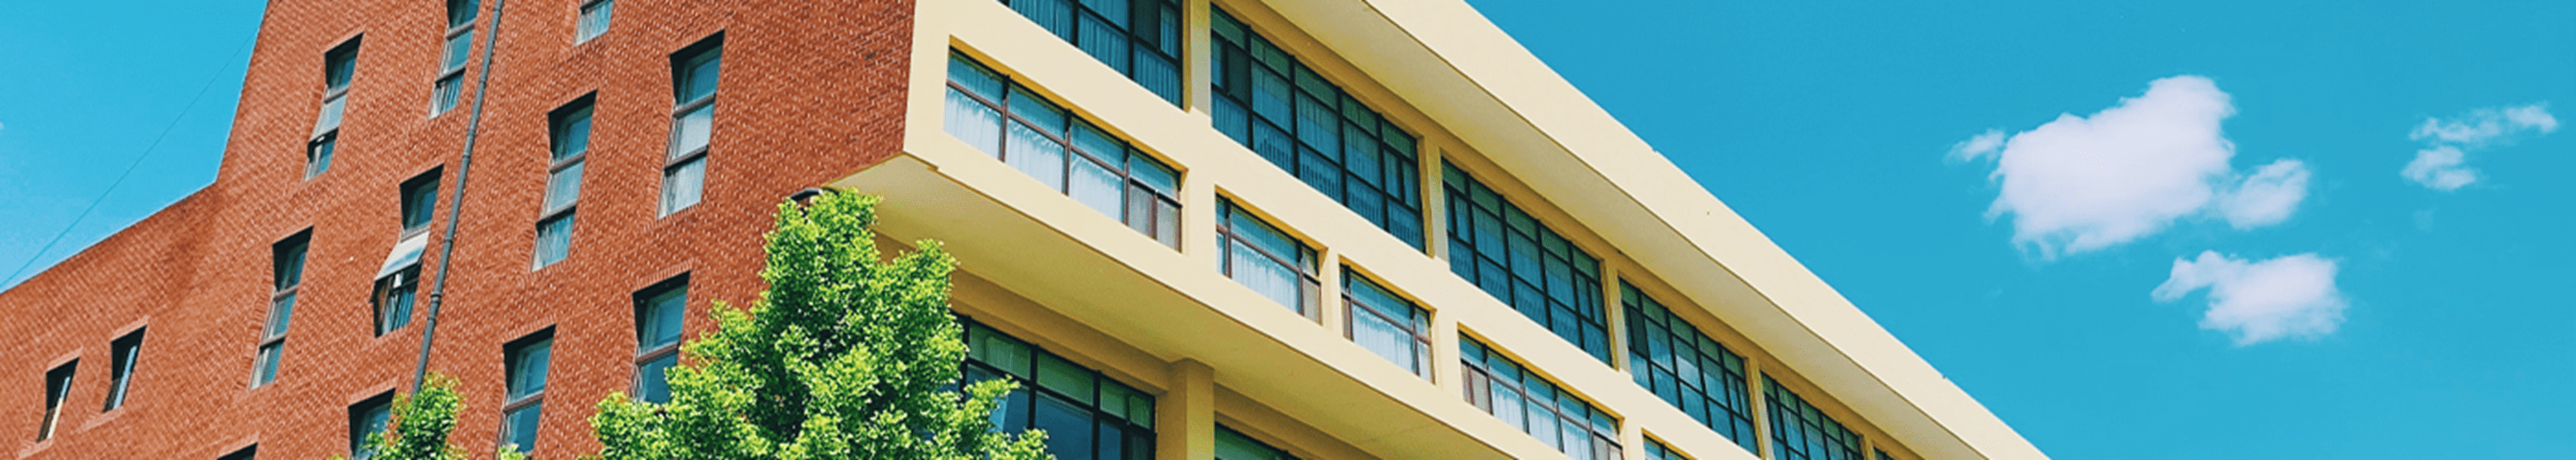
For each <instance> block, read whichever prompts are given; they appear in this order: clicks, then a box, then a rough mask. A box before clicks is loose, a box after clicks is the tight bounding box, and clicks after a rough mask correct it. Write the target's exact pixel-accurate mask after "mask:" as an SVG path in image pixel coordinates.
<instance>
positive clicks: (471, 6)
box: [429, 0, 483, 118]
mask: <svg viewBox="0 0 2576 460" xmlns="http://www.w3.org/2000/svg"><path fill="white" fill-rule="evenodd" d="M460 6H462V7H463V9H462V10H460V9H458V7H460ZM482 10H483V2H482V1H481V0H448V1H447V31H446V33H445V34H444V35H441V36H440V37H441V38H440V39H439V42H438V46H439V65H440V66H441V68H440V69H438V76H437V77H436V78H432V79H430V85H429V87H430V94H429V116H430V117H431V118H437V117H438V116H439V115H445V114H447V113H448V112H453V111H455V110H456V106H457V105H458V104H460V103H462V102H463V100H464V99H465V69H467V68H471V67H474V38H473V34H474V22H475V21H476V20H477V19H480V18H481V17H482V15H483V12H482ZM460 11H461V13H460ZM459 37H463V38H464V39H465V48H464V49H462V50H458V49H456V48H455V47H454V45H450V44H449V43H453V42H455V41H456V40H457V38H459ZM450 51H455V52H459V53H464V55H463V56H448V55H447V53H448V52H450ZM447 61H456V64H455V65H452V66H451V65H448V64H447ZM448 85H454V86H452V87H451V86H448ZM442 88H446V89H445V90H444V91H454V92H455V93H456V96H454V98H453V99H447V100H441V99H443V98H444V97H443V96H441V95H440V94H441V93H442Z"/></svg>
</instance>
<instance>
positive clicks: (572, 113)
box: [534, 97, 593, 268]
mask: <svg viewBox="0 0 2576 460" xmlns="http://www.w3.org/2000/svg"><path fill="white" fill-rule="evenodd" d="M592 101H593V99H592V98H590V97H583V98H581V99H580V100H576V101H573V103H571V104H567V105H564V107H563V108H559V109H555V111H554V113H552V114H549V116H548V117H547V118H549V119H550V122H549V123H548V124H547V126H548V129H547V131H548V132H549V133H550V135H549V139H551V140H550V141H549V142H550V143H551V144H553V145H551V146H549V147H548V148H547V149H546V151H547V152H549V153H548V157H549V158H550V159H551V160H550V162H551V166H548V167H547V168H546V196H545V200H544V201H543V203H542V204H540V205H538V207H539V210H538V212H537V248H536V251H534V252H535V253H536V268H546V266H548V265H554V263H555V262H560V261H562V260H563V259H564V257H566V256H570V255H572V225H573V220H572V218H573V217H572V216H573V202H574V201H577V200H579V199H580V198H581V170H582V160H583V159H586V158H588V157H589V155H590V115H591V105H592Z"/></svg>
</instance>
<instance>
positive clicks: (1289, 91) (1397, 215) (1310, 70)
mask: <svg viewBox="0 0 2576 460" xmlns="http://www.w3.org/2000/svg"><path fill="white" fill-rule="evenodd" d="M1227 24H1232V25H1231V26H1228V25H1227ZM1228 27H1231V28H1232V29H1235V30H1237V31H1239V32H1240V33H1241V35H1243V37H1242V39H1241V40H1232V39H1228V38H1226V37H1225V36H1224V34H1221V33H1220V32H1221V31H1220V30H1219V29H1222V28H1228ZM1237 42H1239V43H1237ZM1208 46H1209V48H1210V51H1209V58H1210V59H1212V60H1214V61H1215V62H1211V63H1209V64H1210V69H1211V71H1212V74H1211V75H1210V77H1211V81H1209V82H1208V83H1207V86H1208V89H1209V91H1208V94H1210V95H1211V96H1213V97H1212V99H1213V100H1212V101H1211V104H1210V105H1209V110H1210V117H1211V120H1212V122H1213V123H1214V124H1215V125H1216V128H1217V130H1218V131H1219V132H1223V133H1225V134H1226V137H1228V138H1230V139H1234V140H1235V142H1236V143H1237V144H1240V145H1242V146H1243V147H1244V148H1245V149H1247V150H1252V151H1253V153H1254V154H1255V155H1259V156H1260V157H1261V158H1262V159H1263V160H1264V161H1265V162H1268V163H1270V164H1271V165H1272V166H1277V167H1278V168H1279V169H1280V170H1281V171H1284V172H1287V173H1288V174H1289V175H1290V176H1295V177H1296V178H1297V179H1298V182H1303V183H1305V184H1306V186H1307V187H1308V188H1312V189H1315V191H1316V192H1320V193H1323V194H1324V195H1325V196H1326V197H1330V198H1332V199H1333V202H1335V203H1338V204H1341V205H1342V208H1343V209H1345V210H1349V211H1351V213H1352V214H1358V215H1360V217H1361V218H1362V219H1366V220H1368V221H1369V224H1370V226H1373V227H1377V228H1378V229H1379V230H1381V231H1384V232H1386V233H1387V234H1388V235H1391V236H1394V237H1395V238H1396V239H1398V240H1402V241H1404V243H1405V244H1406V245H1409V246H1412V247H1413V248H1414V249H1415V250H1419V251H1425V252H1428V251H1429V250H1430V247H1431V246H1430V245H1431V244H1432V243H1436V242H1438V241H1439V238H1438V237H1436V236H1434V235H1432V234H1431V225H1430V223H1431V217H1432V215H1431V214H1430V206H1429V203H1428V201H1429V197H1428V196H1426V195H1425V192H1426V190H1427V189H1426V188H1425V187H1424V181H1425V180H1426V179H1427V178H1426V177H1424V176H1425V175H1424V171H1423V168H1422V158H1423V157H1422V152H1421V149H1422V137H1421V136H1418V135H1415V134H1413V131H1412V130H1408V129H1405V128H1404V127H1403V126H1401V125H1399V124H1397V123H1396V122H1395V120H1393V119H1391V117H1388V116H1386V112H1384V111H1380V110H1377V109H1375V108H1372V107H1370V106H1369V105H1368V104H1367V103H1365V102H1361V101H1360V100H1359V98H1358V97H1357V96H1353V95H1351V92H1350V91H1349V90H1347V89H1344V88H1343V87H1344V86H1345V85H1342V84H1339V83H1334V82H1333V78H1332V77H1329V76H1325V75H1324V74H1323V72H1321V71H1317V70H1315V68H1314V66H1312V65H1308V64H1306V61H1305V60H1304V59H1301V58H1298V57H1297V55H1296V54H1295V53H1292V52H1290V51H1288V50H1287V49H1286V48H1282V47H1279V46H1278V45H1277V42H1275V41H1273V40H1270V39H1269V37H1266V36H1264V35H1263V34H1262V33H1261V32H1260V31H1258V30H1254V29H1253V25H1252V24H1251V23H1249V22H1245V21H1242V20H1241V19H1239V18H1238V17H1237V16H1235V15H1232V14H1229V13H1226V12H1225V11H1224V8H1211V9H1210V10H1209V32H1208ZM1264 50H1268V51H1270V53H1264V52H1263V51H1264ZM1274 53H1275V54H1276V55H1278V56H1279V57H1278V59H1279V60H1280V61H1281V63H1280V64H1279V65H1277V66H1272V65H1265V64H1262V63H1260V62H1258V61H1260V60H1262V59H1261V56H1263V55H1266V54H1274ZM1280 67H1284V68H1280ZM1256 73H1257V74H1262V75H1269V74H1277V75H1278V76H1279V82H1280V84H1281V85H1283V86H1284V87H1283V88H1282V91H1285V92H1284V93H1283V94H1281V95H1280V96H1281V97H1282V100H1281V103H1282V104H1285V107H1284V108H1281V109H1280V110H1284V111H1285V113H1283V114H1281V116H1284V117H1286V119H1284V120H1274V119H1271V118H1270V117H1269V116H1267V115H1264V114H1263V113H1264V111H1262V110H1261V109H1260V107H1262V106H1264V104H1262V103H1261V102H1260V100H1261V95H1260V94H1261V93H1260V91H1261V90H1260V89H1259V88H1258V87H1259V86H1260V85H1259V84H1258V83H1256V82H1255V81H1254V78H1253V77H1254V75H1256ZM1316 89H1325V90H1329V91H1330V94H1315V93H1317V91H1314V90H1316ZM1238 93H1239V94H1238ZM1308 96H1313V97H1311V98H1310V97H1308ZM1326 99H1330V100H1329V101H1327V100H1326ZM1306 101H1312V102H1314V105H1321V106H1328V107H1325V109H1326V110H1328V111H1329V112H1331V113H1330V114H1329V115H1327V117H1329V118H1330V119H1331V120H1330V121H1329V122H1330V123H1331V124H1332V126H1330V127H1319V128H1324V129H1322V130H1323V131H1331V134H1328V135H1329V136H1331V137H1333V138H1334V141H1333V144H1335V145H1329V146H1318V145H1311V144H1312V143H1310V142H1309V140H1310V138H1312V137H1314V136H1323V135H1327V134H1308V133H1307V132H1306V131H1307V129H1306V124H1307V123H1305V121H1307V120H1304V119H1303V116H1302V115H1300V114H1299V108H1300V107H1305V106H1307V105H1308V104H1307V103H1306ZM1229 104H1230V105H1229ZM1236 110H1239V114H1240V118H1241V122H1240V123H1239V124H1240V126H1239V127H1238V126H1235V125H1236V124H1237V123H1233V121H1234V120H1231V119H1230V118H1231V117H1230V116H1229V114H1227V113H1225V112H1228V111H1236ZM1357 114H1366V116H1357ZM1360 118H1366V119H1368V121H1369V122H1370V123H1371V124H1374V125H1376V126H1374V127H1362V126H1360V124H1361V120H1359V119H1360ZM1265 128H1266V129H1267V131H1265V130H1264V129H1265ZM1355 130H1365V132H1354V131H1355ZM1237 131H1240V133H1239V134H1238V133H1237ZM1264 132H1276V133H1277V135H1278V136H1280V139H1278V142H1280V143H1282V144H1281V145H1284V148H1285V149H1286V150H1287V151H1286V152H1277V153H1275V154H1274V153H1273V152H1266V151H1264V150H1265V149H1264V148H1263V146H1264V145H1267V144H1264V143H1263V142H1261V140H1260V138H1261V137H1262V134H1261V133H1264ZM1352 134H1364V135H1366V136H1367V137H1368V138H1369V139H1368V141H1367V142H1366V143H1367V144H1368V147H1369V148H1370V149H1372V150H1374V151H1375V153H1372V154H1370V155H1371V156H1372V161H1376V162H1379V163H1380V164H1378V165H1375V166H1371V167H1369V168H1365V169H1369V170H1373V171H1374V173H1373V174H1362V172H1363V171H1359V170H1356V169H1354V168H1353V167H1352V166H1351V162H1350V161H1349V160H1350V158H1349V157H1350V156H1351V155H1352V153H1351V152H1349V151H1348V150H1349V149H1351V148H1352V147H1354V146H1353V145H1352V142H1350V141H1349V140H1350V139H1352V138H1354V137H1355V136H1352ZM1390 135H1391V136H1390ZM1393 139H1403V140H1404V142H1402V144H1403V145H1402V146H1401V147H1399V146H1398V145H1397V144H1398V143H1397V142H1394V141H1393ZM1275 155H1285V158H1281V157H1279V156H1275ZM1389 157H1394V158H1393V159H1400V160H1402V161H1390V158H1389ZM1309 159H1313V160H1321V161H1323V163H1324V164H1322V165H1309V164H1308V160H1309ZM1390 168H1400V169H1402V171H1394V170H1391V169H1390ZM1371 175H1375V176H1378V177H1377V178H1375V179H1368V177H1369V176H1371ZM1319 182H1330V183H1331V184H1333V186H1334V187H1335V188H1337V190H1326V186H1325V185H1324V184H1321V183H1319ZM1391 182H1401V183H1391ZM1354 195H1361V196H1360V197H1358V198H1353V196H1354ZM1359 203H1369V204H1366V205H1362V204H1359ZM1363 207H1369V208H1374V209H1375V211H1374V212H1376V213H1377V214H1379V215H1375V216H1372V215H1369V214H1370V211H1364V210H1362V209H1361V208H1363ZM1399 219H1401V220H1399ZM1406 222H1409V223H1410V225H1409V227H1410V228H1406V227H1408V225H1406ZM1407 232H1410V233H1411V234H1407Z"/></svg>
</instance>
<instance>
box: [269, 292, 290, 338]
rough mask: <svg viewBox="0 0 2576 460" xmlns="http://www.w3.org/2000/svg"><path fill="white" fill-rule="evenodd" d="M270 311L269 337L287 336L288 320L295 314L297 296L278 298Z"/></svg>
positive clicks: (288, 295) (287, 295)
mask: <svg viewBox="0 0 2576 460" xmlns="http://www.w3.org/2000/svg"><path fill="white" fill-rule="evenodd" d="M274 302H275V303H274V304H273V305H271V306H270V307H269V309H268V337H276V336H281V335H286V323H287V319H289V318H292V317H293V315H294V314H295V294H294V293H288V294H286V295H285V296H282V297H278V298H277V300H275V301H274Z"/></svg>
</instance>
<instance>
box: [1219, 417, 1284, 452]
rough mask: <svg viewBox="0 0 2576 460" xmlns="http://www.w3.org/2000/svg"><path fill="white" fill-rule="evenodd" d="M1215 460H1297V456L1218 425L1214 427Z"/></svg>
mask: <svg viewBox="0 0 2576 460" xmlns="http://www.w3.org/2000/svg"><path fill="white" fill-rule="evenodd" d="M1216 460H1297V456H1294V455H1288V451H1284V450H1279V448H1277V447H1270V445H1269V444H1264V443H1262V442H1261V441H1260V440H1257V439H1252V437H1251V436H1244V435H1243V433H1242V432H1238V431H1234V429H1233V428H1227V427H1226V426H1225V425H1222V424H1220V425H1217V426H1216Z"/></svg>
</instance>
